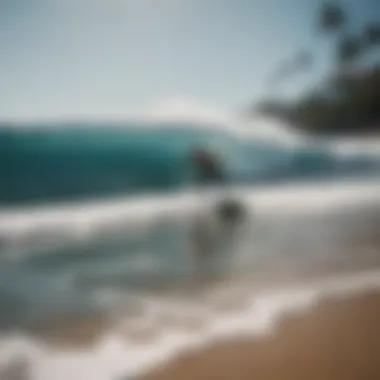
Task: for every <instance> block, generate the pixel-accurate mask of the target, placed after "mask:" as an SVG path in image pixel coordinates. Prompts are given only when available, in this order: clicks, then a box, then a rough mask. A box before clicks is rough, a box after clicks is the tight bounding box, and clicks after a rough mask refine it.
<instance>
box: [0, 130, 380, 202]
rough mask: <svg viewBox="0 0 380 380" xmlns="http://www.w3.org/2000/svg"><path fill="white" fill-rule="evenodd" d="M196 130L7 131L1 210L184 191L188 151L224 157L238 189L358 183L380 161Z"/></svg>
mask: <svg viewBox="0 0 380 380" xmlns="http://www.w3.org/2000/svg"><path fill="white" fill-rule="evenodd" d="M200 127H201V126H199V125H190V124H189V125H175V124H164V125H157V124H152V125H148V126H147V125H138V124H126V125H112V124H110V125H107V124H104V125H102V124H97V125H87V124H82V125H54V126H52V125H25V126H22V125H21V126H17V127H12V126H7V125H3V126H2V128H1V130H0V180H1V187H0V204H3V205H20V204H41V203H47V202H49V203H52V202H53V203H55V202H60V201H70V200H83V199H96V198H104V197H108V196H116V195H117V196H120V195H129V194H152V193H157V192H167V191H172V190H174V189H179V188H183V187H186V186H187V185H188V184H189V183H191V179H192V168H191V165H190V164H189V162H188V159H187V153H188V151H189V148H191V147H193V146H199V145H203V146H207V147H209V148H210V149H211V150H214V151H215V152H216V153H217V154H220V155H221V157H222V159H223V160H224V164H225V166H226V171H227V175H228V176H229V178H230V180H231V181H232V182H235V183H249V184H262V183H264V184H266V183H279V182H286V181H294V180H311V179H323V178H327V179H328V178H332V177H336V176H359V175H365V174H367V173H372V172H377V171H378V170H379V167H380V159H374V158H366V157H363V156H359V155H353V156H351V157H346V158H342V157H341V156H339V155H337V154H335V153H334V152H333V151H331V150H330V149H328V148H326V147H323V146H322V147H318V146H315V145H314V146H311V145H305V144H304V145H302V146H299V147H290V146H284V145H280V144H278V143H274V142H270V141H265V140H260V139H253V140H241V139H238V138H236V137H234V136H232V135H230V134H227V133H221V132H213V131H212V130H206V129H202V128H200Z"/></svg>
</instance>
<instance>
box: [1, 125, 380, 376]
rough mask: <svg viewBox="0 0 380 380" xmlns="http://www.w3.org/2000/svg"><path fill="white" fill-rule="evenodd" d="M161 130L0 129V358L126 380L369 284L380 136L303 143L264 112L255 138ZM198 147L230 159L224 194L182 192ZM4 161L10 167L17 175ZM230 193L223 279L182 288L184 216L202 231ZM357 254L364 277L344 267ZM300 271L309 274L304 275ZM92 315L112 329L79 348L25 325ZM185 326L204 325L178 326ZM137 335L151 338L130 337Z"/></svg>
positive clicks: (243, 133) (54, 372) (187, 273)
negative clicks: (242, 219) (237, 226)
mask: <svg viewBox="0 0 380 380" xmlns="http://www.w3.org/2000/svg"><path fill="white" fill-rule="evenodd" d="M260 123H261V124H260ZM163 124H165V123H163V122H162V121H161V122H160V126H159V128H157V126H155V127H154V128H153V127H152V125H151V123H147V125H145V127H144V130H143V131H142V130H141V125H140V124H138V125H136V124H133V125H132V126H131V124H128V125H127V126H125V125H124V127H123V128H120V126H119V125H118V126H116V127H114V128H106V127H105V126H104V125H97V126H96V128H92V129H91V128H88V127H86V128H82V127H79V128H78V126H74V127H73V126H72V125H69V126H67V125H64V126H62V125H61V126H60V127H61V128H55V129H53V130H51V129H49V128H46V126H44V127H43V128H42V127H41V126H39V125H37V126H36V125H33V126H29V127H28V128H18V129H14V128H13V129H12V128H9V127H7V128H5V129H3V131H2V132H1V133H0V144H1V147H2V150H1V154H2V155H3V156H2V158H3V160H2V162H3V164H2V165H1V167H0V172H1V175H2V179H3V180H4V183H6V185H5V186H4V187H3V188H2V190H1V194H0V196H1V197H0V201H1V210H0V261H1V266H0V310H1V318H0V327H2V330H1V331H3V332H2V333H1V339H0V367H1V366H2V365H5V364H6V363H9V362H10V361H11V360H13V359H14V358H16V359H20V358H21V359H22V360H24V359H25V360H26V361H27V362H28V366H29V375H30V376H31V379H35V380H45V379H46V380H47V379H49V380H50V379H58V380H59V379H67V378H69V377H70V378H72V379H73V380H74V379H82V378H91V379H94V380H108V379H115V378H116V379H124V378H128V379H129V378H131V377H133V376H137V375H138V374H140V373H142V372H144V371H147V370H149V369H150V368H152V367H154V366H157V365H158V364H159V363H163V362H164V361H166V360H169V359H171V358H173V357H174V356H175V355H178V354H179V353H180V352H182V351H184V350H191V349H199V348H200V347H204V346H205V345H207V344H210V343H212V342H215V341H216V340H218V339H225V338H228V337H230V336H231V335H236V334H238V333H243V334H247V333H250V334H267V333H269V332H270V331H272V329H273V328H274V326H275V324H276V321H277V320H278V319H279V318H281V316H282V315H283V314H284V313H287V312H296V311H304V310H307V309H309V308H310V307H312V306H313V305H315V303H316V302H317V301H318V300H319V299H321V298H323V297H325V296H341V295H343V294H347V293H349V294H351V293H352V292H356V291H362V290H363V291H364V290H366V289H370V288H378V287H379V285H380V272H379V271H378V270H376V265H375V263H377V261H376V260H377V254H376V253H377V247H376V242H375V241H374V239H375V238H376V236H377V235H378V233H379V231H378V225H379V223H378V220H379V217H378V211H379V207H378V205H379V204H380V193H379V191H378V189H379V185H380V178H379V176H378V174H379V170H380V150H379V147H380V145H378V144H377V143H376V142H360V143H359V142H355V141H348V140H345V141H343V140H339V141H338V140H336V141H323V140H318V141H317V140H310V139H306V138H305V137H302V136H299V135H298V134H295V133H293V132H291V131H290V130H288V129H287V128H286V127H284V126H277V125H276V124H274V123H269V122H261V121H260V122H259V121H256V122H255V123H254V126H255V127H256V130H254V131H253V130H252V128H253V127H252V126H251V125H250V126H244V128H239V129H236V128H230V129H224V130H223V131H220V130H219V129H215V126H214V125H211V126H210V125H208V124H207V125H206V126H205V125H201V126H200V125H198V126H197V127H196V128H194V125H192V124H191V123H186V124H185V125H182V124H181V125H179V124H178V123H174V124H173V123H171V124H170V125H167V124H166V125H164V126H163ZM197 144H198V145H199V144H203V145H205V146H207V147H209V148H210V149H213V150H214V151H216V152H219V153H220V154H221V155H222V156H223V158H224V159H225V160H226V163H227V164H226V165H227V168H228V170H229V173H230V175H231V182H232V185H231V186H229V187H228V188H227V189H221V188H219V189H218V188H210V189H203V190H199V189H192V187H191V171H190V170H188V169H187V166H186V151H187V150H188V149H189V148H190V147H192V146H194V145H197ZM16 157H17V162H16ZM47 157H50V160H46V158H47ZM4 160H5V161H4ZM6 160H8V161H6ZM33 160H34V161H33ZM4 162H7V163H9V162H12V163H13V164H14V165H15V167H17V170H18V171H17V173H15V175H14V176H13V177H12V175H11V174H10V173H9V169H8V166H7V165H4ZM114 166H116V168H115V169H114V171H112V170H110V168H113V167H114ZM185 168H186V169H185ZM126 173H128V175H126ZM179 174H181V175H179ZM124 177H126V178H124ZM59 181H61V182H59ZM94 189H96V191H94ZM16 190H17V191H16ZM68 195H69V196H68ZM226 196H233V197H235V198H237V199H239V200H241V201H242V202H243V203H244V205H245V206H246V207H247V210H248V220H247V222H246V223H245V225H244V228H243V229H242V230H241V231H240V235H239V238H238V240H237V241H235V242H234V243H233V245H232V246H228V244H226V241H227V240H228V236H227V237H224V238H225V240H223V239H221V238H220V239H217V240H218V241H216V244H219V246H218V247H219V249H220V250H221V251H222V250H224V251H225V252H224V253H223V254H226V255H232V260H231V262H230V265H231V266H230V268H229V270H230V272H229V275H228V276H227V277H226V278H224V279H223V280H221V281H218V282H216V283H214V282H213V281H210V283H206V284H205V285H203V286H202V287H201V289H200V291H197V292H195V293H194V292H192V291H188V289H187V284H188V283H191V282H192V281H193V279H194V276H195V272H194V268H193V267H192V263H191V260H190V259H189V252H188V237H189V231H190V229H191V222H192V220H193V218H194V217H195V216H197V215H199V214H200V213H201V214H202V215H204V217H205V218H210V219H209V222H208V226H210V228H212V226H214V224H215V221H214V220H213V219H212V213H211V212H210V211H211V210H212V208H213V207H214V205H215V204H216V203H217V202H218V200H220V199H223V198H224V197H226ZM358 254H360V260H358ZM357 262H360V263H361V264H363V265H362V266H363V268H362V270H360V271H359V270H358V268H359V267H360V265H356V266H354V267H355V268H356V270H355V273H351V272H350V273H346V272H347V271H346V272H345V273H340V271H341V270H342V268H343V269H344V268H345V266H346V265H347V267H348V268H349V267H350V263H355V264H356V263H357ZM347 263H348V264H347ZM326 268H329V270H326ZM370 268H372V269H370ZM310 270H313V271H314V272H317V273H319V276H317V277H318V278H316V279H313V280H312V279H309V280H302V281H301V278H302V275H303V274H305V273H309V272H308V271H310ZM330 272H331V273H330ZM338 272H339V274H338ZM343 272H344V271H343ZM281 278H284V281H283V282H281V281H279V284H277V285H276V281H277V280H279V279H281ZM285 279H286V280H285ZM297 279H298V283H297V281H296V280H297ZM290 280H292V281H290ZM231 300H238V301H239V302H238V305H237V306H235V307H234V308H232V310H226V309H228V307H227V308H226V307H225V304H228V303H229V302H230V301H231ZM136 304H137V305H138V307H139V309H141V310H142V311H141V314H139V315H138V316H137V317H136V316H133V315H129V314H130V309H133V308H135V306H136ZM96 313H102V314H105V315H106V317H107V319H108V320H109V321H110V327H109V328H107V329H105V330H104V331H103V334H102V338H101V339H100V340H99V341H98V342H97V343H96V344H95V345H94V346H92V347H90V348H87V349H79V348H72V349H62V348H60V347H52V346H50V345H48V343H46V342H44V341H43V340H42V339H39V338H38V336H37V337H35V336H32V335H30V334H29V333H28V326H31V325H33V324H34V323H38V322H40V321H46V320H54V319H55V318H57V317H59V316H69V315H74V316H75V315H85V316H87V317H88V318H89V320H91V315H94V314H96ZM132 314H133V313H132ZM162 318H164V319H165V318H166V319H168V320H169V321H172V322H169V323H167V324H166V325H164V326H162V323H161V322H160V321H162ZM189 319H190V320H192V319H195V320H197V321H199V320H200V322H201V323H200V325H199V326H198V324H197V323H196V325H197V326H196V327H194V328H192V329H190V330H191V331H189V329H188V326H187V324H188V322H189ZM136 331H140V332H141V331H142V332H144V331H148V332H152V331H153V332H154V333H151V334H148V335H149V337H148V339H147V340H139V339H137V340H136V339H133V334H134V332H136ZM0 373H1V372H0Z"/></svg>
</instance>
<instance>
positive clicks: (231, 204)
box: [190, 149, 244, 267]
mask: <svg viewBox="0 0 380 380" xmlns="http://www.w3.org/2000/svg"><path fill="white" fill-rule="evenodd" d="M190 158H191V161H192V163H193V165H194V167H195V183H196V185H197V186H199V187H203V186H209V185H222V186H227V185H228V179H227V175H226V171H225V170H224V168H223V165H222V163H221V161H220V160H219V158H218V157H217V156H216V155H214V154H212V153H211V152H209V151H207V150H205V149H194V150H192V151H191V152H190ZM213 212H214V213H215V214H214V216H215V217H216V221H217V223H218V225H219V226H224V228H227V230H226V229H224V232H228V231H230V232H231V231H232V229H233V228H234V227H236V226H237V225H238V222H239V221H241V219H242V218H243V216H244V210H243V207H242V204H241V203H240V202H239V201H237V200H236V199H231V198H230V197H229V196H226V198H225V199H223V200H222V201H220V202H219V203H218V204H217V205H216V207H215V208H214V210H213ZM193 222H194V225H193V228H192V233H191V244H192V247H193V256H194V258H195V260H196V261H197V263H198V265H200V266H201V267H204V266H205V265H206V264H205V261H204V259H205V258H207V257H210V255H211V252H213V250H214V247H215V244H216V241H215V239H217V240H218V239H219V238H220V236H219V238H218V236H215V235H214V234H213V233H212V231H211V230H210V220H209V219H208V218H207V216H205V215H204V214H202V213H201V214H198V215H196V216H195V218H194V221H193ZM214 253H217V252H214Z"/></svg>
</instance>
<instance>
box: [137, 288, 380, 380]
mask: <svg viewBox="0 0 380 380" xmlns="http://www.w3.org/2000/svg"><path fill="white" fill-rule="evenodd" d="M182 379H183V380H194V379H197V380H214V379H215V380H231V379H233V380H253V379H258V380H301V379H302V380H305V379H307V380H379V379H380V292H371V293H367V294H365V295H356V296H351V297H345V298H343V299H326V300H324V301H321V302H320V303H319V305H318V306H317V307H316V308H315V309H313V310H311V311H310V312H308V313H307V314H303V315H289V316H287V317H285V318H283V319H282V322H281V323H280V324H279V326H278V327H277V329H275V330H274V333H273V334H272V335H271V336H269V337H267V338H265V339H258V338H256V339H254V338H252V337H240V338H236V339H235V341H233V342H232V341H230V342H225V343H219V344H215V345H213V346H211V347H210V348H207V349H204V350H203V351H202V352H197V353H188V354H183V355H182V356H181V357H179V358H178V359H177V360H174V361H172V362H171V363H169V364H167V365H165V366H164V367H162V368H158V369H157V370H156V371H153V372H152V373H150V374H149V375H146V376H144V377H142V378H141V379H140V380H182Z"/></svg>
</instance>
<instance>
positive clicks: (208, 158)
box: [190, 148, 226, 186]
mask: <svg viewBox="0 0 380 380" xmlns="http://www.w3.org/2000/svg"><path fill="white" fill-rule="evenodd" d="M190 157H191V160H192V162H193V164H195V172H196V173H195V176H196V177H195V182H196V184H197V185H200V186H202V185H205V186H207V185H216V184H221V183H223V182H225V181H226V176H225V173H224V172H223V169H222V164H221V162H220V161H219V160H218V158H217V157H216V156H215V155H214V154H212V153H211V152H209V151H207V150H206V149H202V148H197V149H193V150H192V151H191V152H190Z"/></svg>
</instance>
